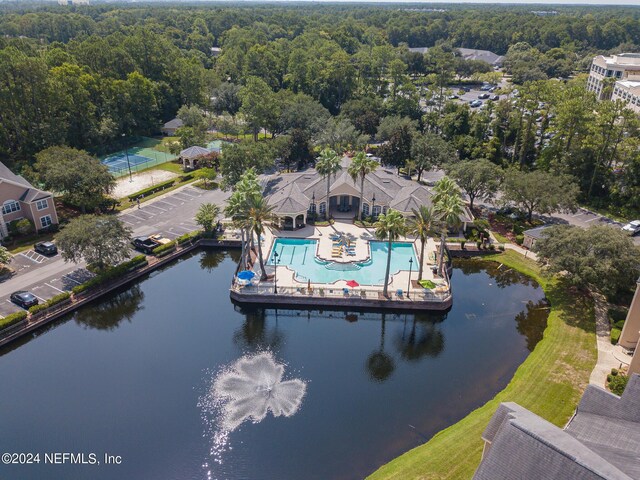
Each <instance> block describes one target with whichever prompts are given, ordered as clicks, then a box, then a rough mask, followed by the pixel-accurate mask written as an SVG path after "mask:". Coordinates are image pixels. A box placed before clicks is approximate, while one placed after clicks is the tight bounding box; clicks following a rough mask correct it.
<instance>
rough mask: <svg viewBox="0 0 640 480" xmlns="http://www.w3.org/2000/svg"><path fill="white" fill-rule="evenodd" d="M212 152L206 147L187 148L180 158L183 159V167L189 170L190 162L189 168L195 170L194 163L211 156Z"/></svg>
mask: <svg viewBox="0 0 640 480" xmlns="http://www.w3.org/2000/svg"><path fill="white" fill-rule="evenodd" d="M210 153H211V150H208V149H206V148H204V147H199V146H198V145H195V146H193V147H189V148H185V149H184V150H182V151H181V152H180V158H181V159H182V167H183V168H185V169H186V168H187V161H188V162H189V168H194V162H195V161H196V160H197V159H198V158H200V157H204V156H205V155H209V154H210Z"/></svg>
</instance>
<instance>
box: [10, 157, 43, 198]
mask: <svg viewBox="0 0 640 480" xmlns="http://www.w3.org/2000/svg"><path fill="white" fill-rule="evenodd" d="M3 182H7V183H10V184H12V185H15V186H18V187H24V188H25V190H24V191H23V192H22V194H21V195H20V197H19V198H17V200H20V201H21V202H27V203H32V202H36V201H38V200H42V199H44V198H49V197H53V195H52V194H51V193H50V192H46V191H44V190H40V189H38V188H35V187H34V186H33V185H31V184H30V183H29V181H28V180H27V179H26V178H24V177H22V176H20V175H16V174H15V173H13V172H12V171H11V170H9V168H8V167H7V166H6V165H5V164H3V163H1V162H0V184H1V183H3Z"/></svg>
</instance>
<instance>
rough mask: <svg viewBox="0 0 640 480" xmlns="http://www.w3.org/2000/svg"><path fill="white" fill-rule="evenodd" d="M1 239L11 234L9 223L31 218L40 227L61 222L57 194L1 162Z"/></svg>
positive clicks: (44, 227) (37, 228)
mask: <svg viewBox="0 0 640 480" xmlns="http://www.w3.org/2000/svg"><path fill="white" fill-rule="evenodd" d="M0 207H2V208H1V209H0V239H2V238H4V237H6V236H7V235H9V228H8V224H9V223H11V222H13V221H15V220H20V219H22V218H28V219H29V220H30V221H31V223H32V224H33V226H34V228H35V229H36V230H43V229H46V228H49V227H50V226H51V225H57V224H58V214H57V213H56V206H55V204H54V202H53V195H52V194H51V193H49V192H45V191H43V190H40V189H38V188H35V187H34V186H33V185H31V184H30V183H29V182H28V181H27V180H26V179H25V178H23V177H21V176H20V175H16V174H15V173H13V172H12V171H11V170H9V169H8V168H7V167H6V166H5V165H4V164H2V163H0Z"/></svg>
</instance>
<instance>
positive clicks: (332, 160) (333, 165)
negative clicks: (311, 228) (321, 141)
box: [316, 148, 342, 218]
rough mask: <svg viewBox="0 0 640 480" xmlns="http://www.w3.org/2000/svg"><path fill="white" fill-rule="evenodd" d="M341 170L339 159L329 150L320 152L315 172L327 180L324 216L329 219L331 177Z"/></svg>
mask: <svg viewBox="0 0 640 480" xmlns="http://www.w3.org/2000/svg"><path fill="white" fill-rule="evenodd" d="M340 170H342V165H340V157H339V156H338V154H337V153H336V152H335V151H334V150H331V149H330V148H325V149H323V150H322V151H321V152H320V158H318V161H317V162H316V171H317V172H318V173H319V174H320V175H322V176H323V177H325V178H326V179H327V200H326V204H325V210H324V216H325V218H329V187H330V186H331V177H332V176H333V177H335V176H336V174H337V173H338V172H339V171H340Z"/></svg>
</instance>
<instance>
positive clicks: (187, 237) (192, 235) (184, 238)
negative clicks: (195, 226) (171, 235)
mask: <svg viewBox="0 0 640 480" xmlns="http://www.w3.org/2000/svg"><path fill="white" fill-rule="evenodd" d="M202 235H203V232H201V231H200V230H196V231H195V232H189V233H185V234H184V235H180V236H179V237H178V238H176V239H175V242H176V244H178V245H182V244H183V243H186V242H189V241H194V240H198V239H199V238H201V237H202Z"/></svg>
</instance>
